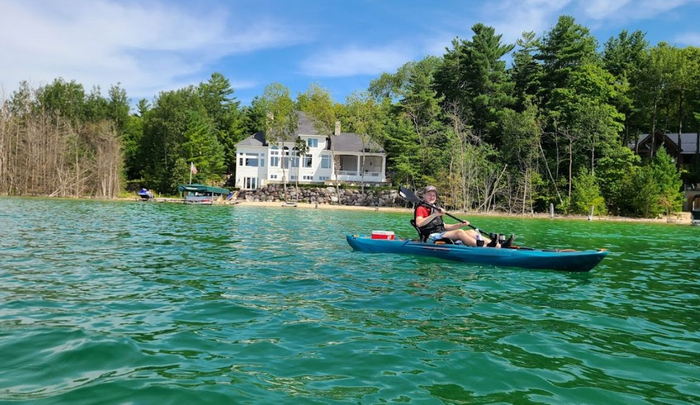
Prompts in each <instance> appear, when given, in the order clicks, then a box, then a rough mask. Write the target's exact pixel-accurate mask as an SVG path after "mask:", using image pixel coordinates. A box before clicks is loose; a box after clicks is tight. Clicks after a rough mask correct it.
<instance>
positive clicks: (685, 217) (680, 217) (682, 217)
mask: <svg viewBox="0 0 700 405" xmlns="http://www.w3.org/2000/svg"><path fill="white" fill-rule="evenodd" d="M235 205H238V206H244V207H246V206H249V207H273V208H280V207H282V206H283V203H282V202H279V201H276V202H271V201H265V202H263V201H259V202H255V201H238V203H237V204H235ZM287 208H289V209H321V210H348V211H374V212H384V213H403V214H406V215H411V214H413V210H412V209H411V208H400V207H366V206H351V205H330V204H309V203H297V204H296V207H291V206H290V207H287ZM449 212H450V214H452V215H455V216H457V217H460V216H463V217H464V218H465V219H466V220H469V218H473V217H496V218H541V219H554V220H557V219H558V220H579V221H588V220H589V219H588V217H587V216H585V215H561V214H555V215H554V217H550V215H549V214H545V213H535V214H509V213H507V212H493V213H487V212H462V211H449ZM591 220H592V221H611V222H642V223H659V224H678V225H690V213H689V212H680V213H677V214H674V215H672V216H671V217H669V218H666V217H663V218H629V217H618V216H607V215H606V216H593V217H592V219H591ZM447 221H450V219H448V220H447Z"/></svg>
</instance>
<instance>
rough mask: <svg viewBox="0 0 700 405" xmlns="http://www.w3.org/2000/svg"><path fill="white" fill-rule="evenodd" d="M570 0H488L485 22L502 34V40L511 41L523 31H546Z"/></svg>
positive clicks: (539, 32)
mask: <svg viewBox="0 0 700 405" xmlns="http://www.w3.org/2000/svg"><path fill="white" fill-rule="evenodd" d="M570 2H571V1H570V0H523V1H518V0H504V1H501V2H500V3H496V4H494V3H491V2H488V10H489V11H488V12H487V17H486V18H485V21H486V22H485V24H487V25H491V26H493V27H494V28H495V29H496V32H497V33H499V34H503V41H504V42H507V43H513V42H515V40H517V39H518V38H520V36H521V35H522V33H523V32H526V31H535V32H536V33H538V34H541V33H542V32H544V31H546V30H547V29H548V28H549V27H550V26H551V25H553V24H554V23H555V22H556V18H557V17H558V16H559V15H560V14H562V11H563V10H564V8H565V7H566V6H567V5H569V3H570Z"/></svg>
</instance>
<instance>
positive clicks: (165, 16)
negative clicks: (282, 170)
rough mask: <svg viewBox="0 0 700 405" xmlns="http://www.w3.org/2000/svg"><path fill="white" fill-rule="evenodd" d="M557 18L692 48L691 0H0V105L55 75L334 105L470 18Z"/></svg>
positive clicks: (146, 93) (148, 88)
mask: <svg viewBox="0 0 700 405" xmlns="http://www.w3.org/2000/svg"><path fill="white" fill-rule="evenodd" d="M562 14H568V15H573V16H574V17H575V18H576V20H577V21H578V22H579V23H581V24H583V25H585V26H587V27H588V28H589V29H591V31H592V33H593V34H594V35H595V36H596V37H597V38H598V40H599V42H600V43H601V45H602V43H604V42H605V41H606V40H607V39H608V38H609V37H610V36H612V35H616V34H617V33H619V32H620V31H621V30H622V29H627V30H630V31H633V30H637V29H639V30H642V31H644V32H646V33H647V39H648V40H649V41H650V42H651V43H652V44H655V43H657V42H659V41H666V42H670V43H672V44H674V45H677V46H687V45H693V46H700V25H699V24H698V21H699V20H700V0H638V1H634V0H617V1H615V0H521V1H518V0H492V1H488V0H483V1H471V0H463V1H458V0H442V1H440V0H432V1H427V0H426V1H413V0H356V1H351V0H347V1H342V0H325V1H321V0H307V1H291V0H290V1H283V0H277V1H273V0H255V1H249V0H242V1H233V0H231V1H224V0H219V1H215V0H212V1H204V0H201V1H146V0H143V1H119V0H61V1H48V0H43V1H42V0H0V55H1V56H0V99H2V98H3V97H7V96H9V94H10V93H11V92H12V91H14V90H15V89H16V88H17V84H18V83H19V82H20V81H21V80H27V81H29V82H30V84H31V85H33V86H40V85H43V84H46V83H49V82H50V81H51V80H53V79H54V78H56V77H63V78H65V79H67V80H76V81H78V82H80V83H82V84H83V85H84V86H85V87H86V88H87V89H90V88H91V87H92V86H94V85H99V86H101V87H102V88H103V89H106V88H107V87H109V85H111V84H114V83H117V82H119V83H121V85H122V86H123V87H124V88H125V89H126V90H127V93H128V95H129V96H130V97H131V98H133V99H134V100H136V99H138V98H147V99H152V98H153V97H154V96H155V95H156V94H157V93H158V92H160V91H164V90H172V89H176V88H180V87H183V86H186V85H188V84H196V83H199V82H200V81H202V80H206V79H207V78H208V77H209V76H210V75H211V73H212V72H221V73H223V74H224V75H225V76H226V77H228V78H229V80H230V81H231V83H232V84H233V86H234V88H235V90H236V93H235V95H236V97H237V98H238V99H239V100H240V101H241V102H243V103H244V104H247V103H249V102H250V100H251V99H252V98H253V97H255V96H256V95H260V94H262V92H263V89H264V87H265V86H266V85H267V84H269V83H271V82H280V83H282V84H284V85H286V86H287V87H289V88H290V90H291V91H292V94H293V95H294V96H295V95H296V94H297V93H299V92H303V91H304V90H306V89H307V88H308V86H309V85H310V84H311V83H317V84H319V85H321V86H323V87H325V88H326V89H328V90H329V91H330V92H331V94H332V96H333V97H334V99H336V100H337V101H343V100H344V99H345V97H346V96H347V95H349V94H350V93H352V92H353V91H361V90H365V89H366V88H367V86H368V84H369V82H370V80H372V79H373V78H375V77H377V76H378V75H379V74H381V73H382V72H387V71H388V72H393V71H394V70H395V69H396V68H397V67H399V66H400V65H402V64H403V63H405V62H407V61H410V60H416V59H420V58H422V57H424V56H426V55H441V54H442V53H443V51H444V48H445V46H448V45H449V44H450V41H451V40H452V38H454V37H456V36H459V37H461V38H469V37H470V34H471V30H470V27H471V26H472V25H473V24H475V23H477V22H483V23H486V24H488V25H492V26H494V27H496V30H497V32H499V33H501V34H503V37H504V40H505V41H507V42H514V41H515V39H517V38H518V37H519V36H520V33H522V32H523V31H535V32H537V33H538V35H541V34H542V33H544V32H545V31H546V30H548V29H549V28H551V27H552V25H553V24H554V23H555V22H556V20H557V18H558V16H560V15H562Z"/></svg>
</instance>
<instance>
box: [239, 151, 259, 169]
mask: <svg viewBox="0 0 700 405" xmlns="http://www.w3.org/2000/svg"><path fill="white" fill-rule="evenodd" d="M241 160H242V161H243V164H242V165H241V166H247V167H258V160H259V159H258V154H257V153H246V154H245V157H243V158H241Z"/></svg>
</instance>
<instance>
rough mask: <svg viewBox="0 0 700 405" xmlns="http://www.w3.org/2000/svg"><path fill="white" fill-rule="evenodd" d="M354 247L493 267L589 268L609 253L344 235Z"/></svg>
mask: <svg viewBox="0 0 700 405" xmlns="http://www.w3.org/2000/svg"><path fill="white" fill-rule="evenodd" d="M346 238H347V241H348V243H349V244H350V246H352V248H353V249H354V250H358V251H362V252H368V253H402V254H412V255H421V256H430V257H437V258H440V259H449V260H457V261H462V262H467V263H475V264H487V265H494V266H508V267H524V268H527V269H552V270H564V271H589V270H591V269H592V268H593V267H595V266H596V265H597V264H598V263H600V261H601V260H603V258H604V257H605V256H606V255H607V254H608V252H607V251H606V250H603V249H600V250H584V251H572V250H540V249H531V248H522V247H520V248H519V247H513V248H503V249H497V248H489V247H472V246H464V245H436V244H433V243H423V242H418V241H412V240H403V239H395V240H390V239H371V238H370V237H369V236H364V235H347V237H346Z"/></svg>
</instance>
